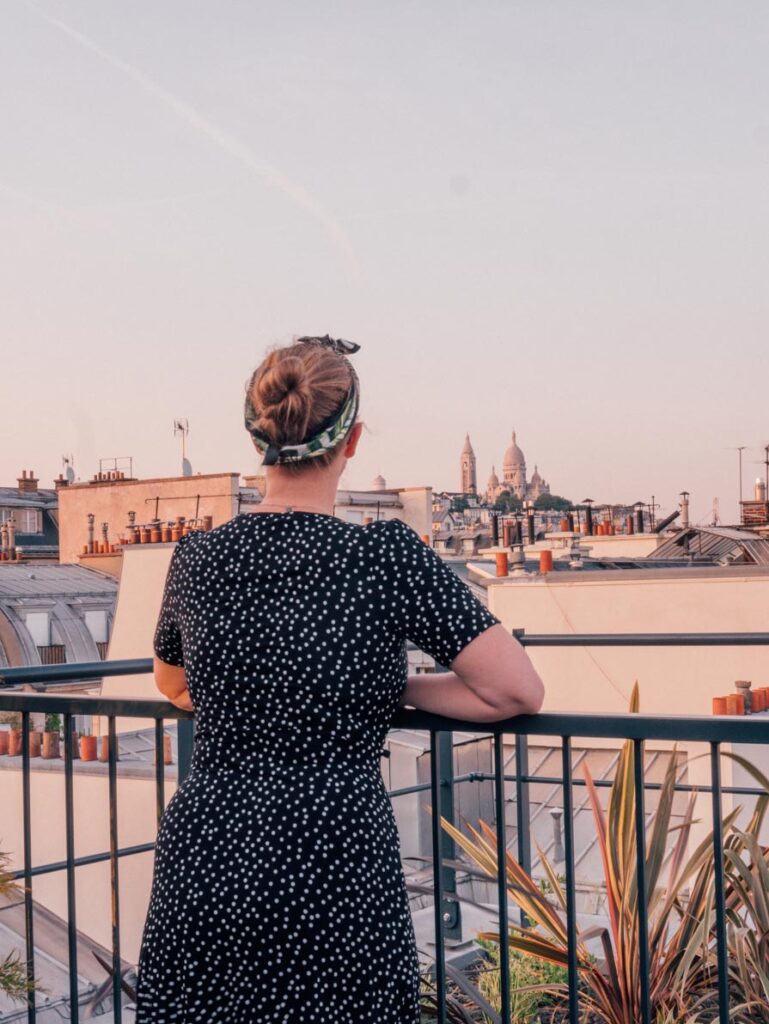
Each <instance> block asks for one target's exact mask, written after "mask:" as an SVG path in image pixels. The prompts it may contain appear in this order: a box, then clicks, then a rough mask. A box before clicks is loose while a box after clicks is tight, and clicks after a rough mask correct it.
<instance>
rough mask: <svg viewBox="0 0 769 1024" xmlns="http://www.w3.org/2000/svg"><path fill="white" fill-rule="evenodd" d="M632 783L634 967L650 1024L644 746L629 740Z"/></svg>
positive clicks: (643, 1011)
mask: <svg viewBox="0 0 769 1024" xmlns="http://www.w3.org/2000/svg"><path fill="white" fill-rule="evenodd" d="M633 774H634V781H635V844H636V883H637V884H636V900H637V904H638V967H639V973H640V980H641V992H640V998H641V1024H652V1005H651V992H650V985H649V902H648V900H649V897H648V893H647V887H646V810H645V806H644V778H645V773H644V744H643V740H633Z"/></svg>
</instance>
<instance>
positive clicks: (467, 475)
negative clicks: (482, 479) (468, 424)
mask: <svg viewBox="0 0 769 1024" xmlns="http://www.w3.org/2000/svg"><path fill="white" fill-rule="evenodd" d="M459 461H460V466H461V468H462V487H461V488H460V489H461V491H462V493H463V494H477V492H478V481H477V479H476V475H475V452H474V451H473V446H472V445H471V444H470V435H469V434H466V435H465V444H464V447H463V448H462V455H461V456H460V460H459Z"/></svg>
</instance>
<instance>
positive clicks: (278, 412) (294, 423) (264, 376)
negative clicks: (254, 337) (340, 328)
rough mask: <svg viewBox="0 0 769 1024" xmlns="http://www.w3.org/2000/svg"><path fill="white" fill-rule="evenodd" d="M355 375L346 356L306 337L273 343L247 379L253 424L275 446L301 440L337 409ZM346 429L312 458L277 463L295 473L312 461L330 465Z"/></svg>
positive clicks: (310, 434) (247, 392) (313, 431)
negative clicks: (337, 438) (324, 449)
mask: <svg viewBox="0 0 769 1024" xmlns="http://www.w3.org/2000/svg"><path fill="white" fill-rule="evenodd" d="M353 380H354V371H353V369H352V367H351V365H350V363H349V361H348V360H347V358H346V356H344V355H342V354H341V353H340V352H337V351H335V350H333V349H331V348H327V347H324V346H322V345H316V344H312V343H308V342H304V341H298V342H294V343H292V344H290V345H285V346H283V347H280V346H274V347H273V348H272V349H271V350H270V351H269V352H268V353H267V355H266V356H265V358H264V359H263V360H262V362H261V363H260V364H259V366H257V368H256V369H255V370H254V372H253V373H252V374H251V376H250V378H249V380H248V382H247V384H246V394H247V396H248V398H249V400H250V402H251V405H252V406H253V408H254V411H255V413H256V419H255V421H254V426H255V427H256V428H257V429H258V430H259V431H261V432H262V433H263V434H265V435H266V436H267V437H268V438H269V440H270V441H271V442H272V443H273V444H274V445H277V446H280V445H288V444H301V443H302V442H303V441H305V440H306V439H307V438H309V437H311V436H313V435H314V434H315V433H316V432H317V430H318V428H319V427H320V426H321V425H322V424H323V423H324V421H326V420H328V419H329V417H331V416H332V415H333V414H334V413H335V412H337V411H338V410H339V409H340V408H341V406H342V403H343V402H344V400H345V398H346V397H347V395H348V394H349V392H350V388H351V387H352V385H353ZM353 426H354V424H351V426H350V430H352V427H353ZM350 430H348V431H347V434H345V436H344V437H343V438H341V439H340V440H339V443H338V444H337V445H335V446H334V448H332V449H330V450H328V451H326V452H323V453H322V454H320V455H317V456H315V457H314V458H312V459H303V460H301V461H296V462H285V463H281V465H282V466H283V467H284V468H286V469H290V470H291V472H294V473H300V472H303V471H304V470H306V469H309V468H312V465H313V464H314V465H315V466H316V467H323V466H328V465H329V464H330V463H331V462H333V460H334V459H335V458H336V455H337V452H338V449H339V446H340V445H341V444H342V443H343V442H344V440H346V438H347V437H348V436H349V433H350Z"/></svg>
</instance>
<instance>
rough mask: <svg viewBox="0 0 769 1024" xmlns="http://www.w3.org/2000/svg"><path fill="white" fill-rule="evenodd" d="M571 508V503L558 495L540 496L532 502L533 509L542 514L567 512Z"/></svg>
mask: <svg viewBox="0 0 769 1024" xmlns="http://www.w3.org/2000/svg"><path fill="white" fill-rule="evenodd" d="M573 507H574V506H573V504H572V502H571V501H569V499H568V498H562V497H561V495H560V494H540V496H539V497H538V498H537V499H536V501H535V502H534V508H537V509H540V510H541V511H543V512H568V511H569V509H570V508H573Z"/></svg>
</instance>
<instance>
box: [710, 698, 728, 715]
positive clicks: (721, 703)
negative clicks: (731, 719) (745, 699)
mask: <svg viewBox="0 0 769 1024" xmlns="http://www.w3.org/2000/svg"><path fill="white" fill-rule="evenodd" d="M727 713H728V712H727V710H726V697H714V698H713V714H714V715H725V714H727Z"/></svg>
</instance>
